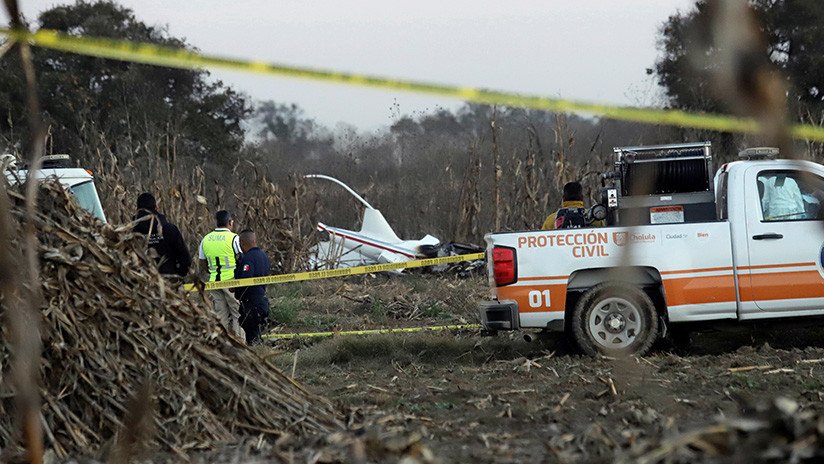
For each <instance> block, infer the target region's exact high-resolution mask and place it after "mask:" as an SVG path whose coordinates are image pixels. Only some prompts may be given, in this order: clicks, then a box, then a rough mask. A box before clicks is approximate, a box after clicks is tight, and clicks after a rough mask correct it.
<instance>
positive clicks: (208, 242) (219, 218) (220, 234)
mask: <svg viewBox="0 0 824 464" xmlns="http://www.w3.org/2000/svg"><path fill="white" fill-rule="evenodd" d="M215 225H216V226H217V227H215V230H213V231H211V232H209V233H208V234H206V236H204V237H203V240H201V241H200V246H199V247H198V258H199V259H200V269H201V271H203V272H205V271H208V272H209V282H224V281H227V280H233V279H234V278H235V269H236V268H237V261H238V257H239V256H240V254H241V253H242V251H241V249H240V237H238V235H237V234H236V233H234V232H232V229H234V227H235V220H234V218H233V217H232V214H231V213H230V212H228V211H225V210H221V211H218V212H217V213H215ZM207 293H208V294H209V297H210V298H211V300H212V305H213V307H214V310H215V313H217V316H218V318H220V321H221V323H222V324H223V327H225V328H226V330H227V331H229V332H230V333H232V334H235V335H237V336H238V337H240V338H241V339H245V335H244V333H243V329H242V328H241V327H240V322H239V313H238V301H237V299H236V298H235V296H234V295H233V294H232V291H230V290H229V289H225V288H222V289H216V290H209V291H208V292H207Z"/></svg>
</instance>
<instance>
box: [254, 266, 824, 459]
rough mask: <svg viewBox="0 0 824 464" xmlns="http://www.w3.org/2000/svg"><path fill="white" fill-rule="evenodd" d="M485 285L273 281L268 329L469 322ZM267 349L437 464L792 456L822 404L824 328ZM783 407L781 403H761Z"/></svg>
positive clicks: (312, 343) (358, 341)
mask: <svg viewBox="0 0 824 464" xmlns="http://www.w3.org/2000/svg"><path fill="white" fill-rule="evenodd" d="M487 292H488V291H487V290H486V284H485V281H484V279H483V278H482V277H480V276H478V277H473V278H469V279H457V278H436V277H434V276H431V275H429V276H428V275H409V276H397V275H394V276H392V275H390V276H386V275H379V276H375V277H362V278H350V279H347V280H345V281H344V280H327V281H320V282H307V283H302V284H291V285H288V286H281V287H277V286H274V287H271V288H270V298H271V299H272V307H273V308H272V314H273V316H274V318H275V319H276V320H278V322H280V324H278V325H277V326H276V327H274V328H273V329H272V333H287V332H304V331H323V330H332V329H334V330H348V329H361V328H375V327H409V326H424V325H429V324H452V323H467V322H468V323H475V322H477V320H478V316H477V314H476V304H477V301H478V300H479V299H482V298H484V297H485V295H486V294H487ZM260 349H261V350H264V351H267V352H268V351H269V350H272V352H273V354H275V355H277V356H278V358H277V359H278V363H279V364H280V365H282V367H283V368H284V370H285V371H287V372H291V371H292V369H294V375H295V378H296V379H297V380H298V381H300V382H302V383H303V384H304V385H306V386H307V388H309V389H310V390H312V391H315V392H317V393H319V394H321V395H324V396H326V397H328V398H330V399H331V400H332V401H334V402H335V403H336V404H337V405H338V407H339V408H341V410H342V411H343V412H344V413H345V414H346V415H347V417H348V418H349V421H350V422H351V423H353V424H378V425H379V426H381V427H383V428H385V429H386V430H390V431H396V432H398V433H401V434H406V435H410V434H412V435H415V436H419V437H420V438H421V443H423V444H424V445H425V446H426V447H428V449H430V450H431V452H432V454H434V456H435V457H436V458H437V460H438V461H440V462H467V461H470V460H472V461H475V462H525V461H539V462H615V461H626V462H694V461H697V460H707V462H751V461H753V460H764V461H765V462H783V461H785V460H786V459H789V458H787V456H786V455H785V454H781V453H780V452H778V451H776V450H775V449H774V448H775V447H776V446H778V447H781V446H783V447H785V448H787V449H790V450H796V449H802V448H804V447H805V446H807V447H809V446H811V445H810V443H812V441H811V439H810V434H809V433H807V429H805V428H804V426H805V425H804V424H806V422H803V420H801V419H798V416H799V414H802V413H803V414H807V413H814V414H816V415H817V414H818V413H821V412H824V411H822V409H824V407H822V402H821V400H822V394H824V328H821V327H820V326H818V325H813V326H811V327H802V326H796V325H795V324H789V325H782V326H781V327H778V328H776V327H774V325H772V324H761V325H758V326H752V327H750V326H748V327H746V328H744V329H743V330H739V331H737V332H727V331H725V332H709V333H700V334H697V335H694V336H693V337H692V341H691V343H690V345H689V346H688V347H686V348H684V347H680V348H678V349H675V348H673V346H672V345H670V344H667V343H663V342H662V343H660V344H659V345H658V346H657V347H656V348H655V349H654V350H653V352H652V353H651V354H649V355H648V356H645V357H643V358H635V357H632V358H627V359H607V358H598V359H593V358H588V357H584V356H581V355H579V354H577V353H575V352H573V351H571V350H569V349H568V348H566V344H565V343H564V342H563V340H561V339H560V338H559V337H548V338H544V339H541V340H538V341H534V342H532V343H527V342H525V341H524V340H523V339H521V338H520V336H519V335H518V334H501V335H499V336H498V337H481V336H480V335H479V334H478V333H477V331H473V330H463V331H452V332H438V333H417V334H381V335H371V336H348V337H343V336H336V337H334V338H313V339H299V340H286V341H271V342H269V343H268V346H267V347H264V348H260ZM778 397H783V398H786V399H789V400H791V401H784V400H779V402H778V403H776V402H775V401H776V398H778ZM782 401H783V402H782ZM775 404H778V405H779V406H780V408H779V409H780V410H779V411H778V412H776V411H775V410H774V406H773V409H771V410H769V411H764V408H767V407H768V406H770V405H775ZM796 409H797V410H796ZM754 414H755V415H757V414H761V415H760V416H758V417H761V418H763V419H764V422H761V423H760V425H759V426H755V425H752V421H750V422H741V421H738V422H734V423H732V424H733V425H730V424H731V422H729V421H731V420H732V419H733V418H738V417H745V418H746V417H750V418H752V417H756V416H753V415H754ZM782 414H784V415H783V416H782ZM779 416H781V417H779ZM805 417H806V416H805ZM804 420H807V421H809V420H813V419H809V418H806V419H804ZM775 421H779V422H780V423H776V422H775ZM782 421H783V422H782ZM790 423H791V424H790ZM719 424H727V425H721V426H719ZM742 424H743V425H742ZM747 424H749V425H747ZM787 424H790V425H787ZM793 424H794V425H793ZM719 427H722V428H721V429H719ZM723 427H726V429H724V428H723ZM747 427H749V428H747ZM733 429H734V430H733ZM768 429H769V433H767V435H757V434H756V432H758V433H762V432H764V433H766V432H765V430H768ZM818 429H821V430H819V431H818V432H811V433H812V435H816V434H821V433H822V432H824V421H819V425H818ZM788 430H789V431H788ZM812 430H817V429H816V428H815V427H813V429H812ZM725 433H726V434H725ZM805 434H806V435H805ZM794 440H795V441H794ZM804 440H807V441H806V442H805V441H804ZM775 443H778V444H777V445H775V446H773V445H774V444H775ZM818 443H820V442H818ZM808 445H809V446H808ZM787 452H789V453H795V452H796V451H787ZM770 453H771V454H770ZM773 455H774V456H773ZM770 456H773V458H771V457H770ZM799 456H801V458H804V456H806V455H803V453H802V455H799ZM799 462H805V461H803V459H801V461H799ZM809 462H813V461H809Z"/></svg>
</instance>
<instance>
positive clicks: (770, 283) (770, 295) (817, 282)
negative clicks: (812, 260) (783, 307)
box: [739, 265, 824, 301]
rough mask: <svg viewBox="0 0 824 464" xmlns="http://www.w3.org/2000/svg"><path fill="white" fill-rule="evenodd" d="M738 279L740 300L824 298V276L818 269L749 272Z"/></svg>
mask: <svg viewBox="0 0 824 464" xmlns="http://www.w3.org/2000/svg"><path fill="white" fill-rule="evenodd" d="M799 266H800V265H799ZM739 281H740V289H739V292H740V296H741V301H767V300H789V299H796V298H824V278H822V277H821V274H819V273H818V271H800V272H770V273H768V274H750V275H749V276H740V277H739ZM790 284H791V286H790Z"/></svg>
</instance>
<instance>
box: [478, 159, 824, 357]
mask: <svg viewBox="0 0 824 464" xmlns="http://www.w3.org/2000/svg"><path fill="white" fill-rule="evenodd" d="M709 149H710V146H709V143H701V144H680V145H661V146H656V147H629V148H616V149H615V153H616V163H615V164H616V168H615V171H612V172H610V173H606V174H605V175H604V176H602V177H603V178H604V180H605V181H604V185H605V189H604V193H603V196H604V202H605V203H607V205H608V208H609V215H608V218H607V227H603V228H581V229H563V230H551V231H531V232H514V233H493V234H488V235H487V236H486V237H485V238H486V243H487V256H488V257H491V259H489V260H488V272H489V277H490V284H491V286H492V289H493V293H494V301H491V302H486V303H484V304H482V306H481V320H482V324H483V326H484V328H485V329H486V330H487V331H488V332H496V331H498V330H520V329H527V328H535V329H544V330H563V331H565V332H566V333H567V334H568V336H569V337H571V338H572V339H573V340H574V341H575V342H576V344H577V345H578V346H579V347H580V348H581V349H582V350H583V351H584V352H585V353H587V354H590V355H594V354H596V353H604V354H621V353H624V354H643V353H644V352H646V351H647V350H648V349H649V348H650V346H651V345H652V344H653V343H654V342H655V340H656V339H658V338H659V337H661V336H663V335H665V334H666V331H667V327H668V326H672V327H675V328H677V325H678V324H682V323H690V322H702V321H720V320H733V321H745V320H752V319H767V318H786V317H803V316H818V315H824V269H823V268H822V261H824V222H822V220H821V217H822V213H824V210H822V204H824V203H823V202H822V200H824V166H821V165H819V164H816V163H812V162H808V161H796V160H780V159H772V156H771V155H775V154H776V153H777V150H775V149H750V150H745V151H743V152H741V153H740V155H741V157H742V159H741V160H739V161H735V162H731V163H728V164H725V165H723V166H721V168H720V169H719V170H718V171H717V173H716V174H715V176H714V177H712V176H711V171H710V166H711V156H710V152H709Z"/></svg>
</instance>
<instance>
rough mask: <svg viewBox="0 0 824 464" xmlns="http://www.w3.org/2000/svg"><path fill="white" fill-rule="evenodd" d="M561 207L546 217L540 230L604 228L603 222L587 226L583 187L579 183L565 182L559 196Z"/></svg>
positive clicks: (592, 222)
mask: <svg viewBox="0 0 824 464" xmlns="http://www.w3.org/2000/svg"><path fill="white" fill-rule="evenodd" d="M561 200H562V201H561V207H560V208H559V209H558V210H557V211H555V212H554V213H552V214H550V215H549V216H547V218H546V220H545V221H544V223H543V225H541V230H553V229H569V228H577V227H587V225H589V226H590V227H604V221H601V220H596V221H591V222H590V223H589V224H587V210H586V206H585V205H584V187H583V186H582V185H581V183H580V182H567V183H566V184H564V190H563V193H562V196H561Z"/></svg>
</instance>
